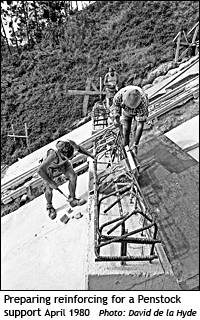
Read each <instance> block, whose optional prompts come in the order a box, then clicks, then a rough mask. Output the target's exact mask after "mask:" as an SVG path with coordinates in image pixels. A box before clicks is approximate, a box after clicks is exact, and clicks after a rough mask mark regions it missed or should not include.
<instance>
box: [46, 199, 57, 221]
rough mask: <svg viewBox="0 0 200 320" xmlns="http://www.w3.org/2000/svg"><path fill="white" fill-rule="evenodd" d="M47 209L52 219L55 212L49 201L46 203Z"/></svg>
mask: <svg viewBox="0 0 200 320" xmlns="http://www.w3.org/2000/svg"><path fill="white" fill-rule="evenodd" d="M47 211H49V218H51V220H54V219H55V218H56V216H57V214H56V210H55V209H54V207H53V206H52V204H51V203H48V204H47Z"/></svg>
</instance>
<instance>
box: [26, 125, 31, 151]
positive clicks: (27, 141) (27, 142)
mask: <svg viewBox="0 0 200 320" xmlns="http://www.w3.org/2000/svg"><path fill="white" fill-rule="evenodd" d="M25 137H26V145H27V148H28V151H29V152H30V146H29V140H28V128H27V124H26V123H25Z"/></svg>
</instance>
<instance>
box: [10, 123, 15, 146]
mask: <svg viewBox="0 0 200 320" xmlns="http://www.w3.org/2000/svg"><path fill="white" fill-rule="evenodd" d="M11 128H12V134H13V138H14V141H15V142H16V139H15V132H14V126H13V124H11Z"/></svg>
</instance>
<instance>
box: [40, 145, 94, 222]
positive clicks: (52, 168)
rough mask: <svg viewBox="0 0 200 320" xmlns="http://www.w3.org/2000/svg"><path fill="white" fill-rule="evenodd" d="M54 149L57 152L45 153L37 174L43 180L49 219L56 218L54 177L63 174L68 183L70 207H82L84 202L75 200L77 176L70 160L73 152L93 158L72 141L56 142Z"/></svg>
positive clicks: (55, 184) (83, 200)
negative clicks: (53, 202) (53, 199)
mask: <svg viewBox="0 0 200 320" xmlns="http://www.w3.org/2000/svg"><path fill="white" fill-rule="evenodd" d="M56 149H57V150H54V149H50V150H48V151H47V155H46V158H45V159H44V160H43V159H42V160H41V164H40V166H39V169H38V174H39V175H40V176H41V177H42V178H43V179H44V186H45V198H46V201H47V210H48V212H49V217H50V218H51V219H55V218H56V210H55V209H54V207H53V205H52V197H53V189H56V190H58V185H57V183H56V182H55V180H54V179H55V177H58V176H60V175H62V174H63V175H64V176H65V178H66V179H67V180H68V181H69V185H68V189H69V198H68V201H69V204H70V205H71V207H75V206H79V205H83V204H84V203H86V200H85V199H77V198H76V183H77V174H76V173H75V171H74V169H73V167H72V164H71V161H70V160H71V159H72V158H73V157H74V155H75V151H77V152H80V153H82V154H84V155H86V156H89V157H91V158H94V157H93V155H92V154H91V153H90V152H89V151H87V150H86V149H85V148H83V147H82V146H80V145H78V144H76V143H75V142H74V141H72V140H67V141H58V142H57V143H56Z"/></svg>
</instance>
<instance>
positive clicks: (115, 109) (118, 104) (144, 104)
mask: <svg viewBox="0 0 200 320" xmlns="http://www.w3.org/2000/svg"><path fill="white" fill-rule="evenodd" d="M130 88H133V89H137V90H138V91H139V92H140V94H141V102H140V104H139V106H138V107H137V108H130V107H128V106H126V105H125V104H124V103H123V95H124V94H125V92H126V91H127V90H129V89H130ZM148 105H149V101H148V96H147V94H146V93H145V92H144V91H143V90H142V89H141V88H140V87H137V86H126V87H124V88H122V89H120V90H119V91H118V92H117V93H116V95H115V96H114V99H113V104H112V106H111V113H112V116H113V117H116V116H121V114H122V110H123V114H124V115H126V116H128V117H135V119H136V120H137V121H146V120H147V118H148V115H149V111H148Z"/></svg>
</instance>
